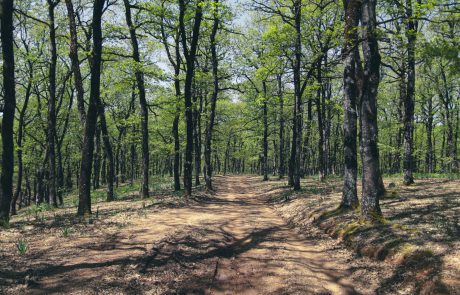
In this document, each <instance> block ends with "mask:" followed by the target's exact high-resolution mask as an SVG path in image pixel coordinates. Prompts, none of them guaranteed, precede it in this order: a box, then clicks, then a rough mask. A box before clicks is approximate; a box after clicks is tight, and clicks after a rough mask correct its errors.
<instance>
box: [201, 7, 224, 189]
mask: <svg viewBox="0 0 460 295" xmlns="http://www.w3.org/2000/svg"><path fill="white" fill-rule="evenodd" d="M216 2H217V1H216ZM218 7H219V6H218V5H216V6H215V11H214V22H213V26H212V32H211V37H210V41H211V62H212V78H213V90H212V95H211V101H210V104H211V107H210V109H209V119H208V122H207V125H206V130H205V133H206V134H205V143H204V178H205V181H206V188H207V189H208V190H212V189H213V187H212V173H213V166H212V162H211V159H212V132H213V129H214V121H215V118H216V104H217V97H218V95H219V77H218V69H219V60H218V58H217V44H216V35H217V31H218V29H219V17H218ZM219 170H220V168H219Z"/></svg>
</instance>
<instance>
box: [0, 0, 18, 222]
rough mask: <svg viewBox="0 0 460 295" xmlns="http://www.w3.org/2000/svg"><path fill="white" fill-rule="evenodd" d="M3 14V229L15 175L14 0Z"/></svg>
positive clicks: (0, 183)
mask: <svg viewBox="0 0 460 295" xmlns="http://www.w3.org/2000/svg"><path fill="white" fill-rule="evenodd" d="M0 8H1V10H0V16H1V18H0V30H1V41H2V57H3V68H2V71H3V103H4V106H3V117H2V128H1V129H2V130H1V132H2V148H3V152H2V169H1V170H2V171H1V175H0V186H1V187H0V226H3V225H6V224H8V222H9V218H10V203H11V198H12V195H13V173H14V141H13V127H14V112H15V110H16V92H15V80H14V45H13V43H14V37H13V10H14V8H13V0H3V1H2V2H1V7H0Z"/></svg>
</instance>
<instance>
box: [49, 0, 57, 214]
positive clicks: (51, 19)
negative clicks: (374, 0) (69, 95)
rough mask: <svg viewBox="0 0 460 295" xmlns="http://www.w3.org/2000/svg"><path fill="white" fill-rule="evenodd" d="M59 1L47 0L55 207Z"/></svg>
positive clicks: (51, 170)
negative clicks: (57, 11)
mask: <svg viewBox="0 0 460 295" xmlns="http://www.w3.org/2000/svg"><path fill="white" fill-rule="evenodd" d="M58 3H59V1H53V0H48V17H49V29H50V51H51V53H50V54H51V61H50V67H49V100H48V129H47V136H48V165H49V167H48V171H49V172H48V173H49V183H48V185H49V189H50V199H51V201H52V202H53V206H54V207H57V205H58V204H57V190H56V150H55V149H56V148H55V138H56V64H57V49H56V27H55V20H54V9H55V7H56V6H57V4H58Z"/></svg>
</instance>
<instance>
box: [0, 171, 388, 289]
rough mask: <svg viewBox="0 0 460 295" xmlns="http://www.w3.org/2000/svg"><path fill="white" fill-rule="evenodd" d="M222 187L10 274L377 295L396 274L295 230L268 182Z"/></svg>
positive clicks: (92, 282)
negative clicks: (269, 196) (271, 201)
mask: <svg viewBox="0 0 460 295" xmlns="http://www.w3.org/2000/svg"><path fill="white" fill-rule="evenodd" d="M216 187H218V191H217V194H216V195H215V197H212V198H209V197H197V200H198V202H194V203H193V204H192V205H190V206H187V207H184V208H155V207H152V209H150V208H146V209H145V210H142V213H139V212H137V214H136V215H135V216H131V218H128V217H127V226H125V227H123V228H116V229H115V230H111V229H107V232H106V233H105V234H102V235H98V236H87V237H81V238H77V239H73V240H71V241H68V240H63V239H60V240H59V239H57V238H56V239H54V240H52V239H51V240H49V241H48V242H46V244H47V245H48V246H49V247H48V248H44V249H42V252H40V253H38V254H37V255H36V257H35V258H33V257H32V258H31V259H32V261H34V259H35V261H36V262H35V263H32V265H31V266H30V269H28V270H27V271H24V272H18V273H16V274H10V276H16V277H17V276H21V275H22V276H24V277H25V287H24V288H25V289H24V288H22V289H21V288H19V287H18V289H16V291H17V292H19V293H21V292H24V291H26V292H28V293H33V294H43V293H46V294H51V293H66V294H70V293H72V294H79V293H81V294H89V293H94V294H359V293H362V294H372V293H374V290H375V289H376V288H378V287H379V282H380V281H382V280H383V279H385V278H386V277H388V276H389V275H391V269H389V267H388V265H383V264H382V263H376V262H372V261H370V260H367V259H361V258H359V259H358V258H356V257H353V255H352V254H351V253H350V252H349V251H348V250H346V249H344V248H343V247H342V246H341V245H339V244H338V243H337V242H336V241H333V240H332V239H330V238H329V237H327V236H325V235H323V234H321V233H320V232H318V231H317V230H315V229H311V231H309V232H308V233H302V234H299V233H297V232H296V231H295V230H294V229H291V228H290V227H289V226H287V225H286V223H285V222H284V221H283V220H282V219H281V217H279V216H278V215H277V214H276V212H275V211H274V210H273V209H272V208H270V206H269V205H268V204H267V203H266V200H265V199H264V196H263V193H264V192H265V191H267V190H268V186H267V185H266V184H264V183H261V182H260V180H259V179H258V178H250V177H218V178H217V180H216ZM142 206H145V205H142ZM56 243H59V245H56ZM63 257H64V258H63ZM3 275H5V274H3Z"/></svg>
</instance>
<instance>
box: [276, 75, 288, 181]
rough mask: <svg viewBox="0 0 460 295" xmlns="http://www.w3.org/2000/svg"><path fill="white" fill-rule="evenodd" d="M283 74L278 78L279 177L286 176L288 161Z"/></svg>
mask: <svg viewBox="0 0 460 295" xmlns="http://www.w3.org/2000/svg"><path fill="white" fill-rule="evenodd" d="M282 78H283V76H282V74H278V75H277V77H276V80H277V82H278V99H279V123H280V125H279V141H280V144H279V155H278V157H279V168H278V176H279V179H283V178H284V174H285V173H286V163H285V157H284V124H285V121H284V96H283V81H282Z"/></svg>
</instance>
